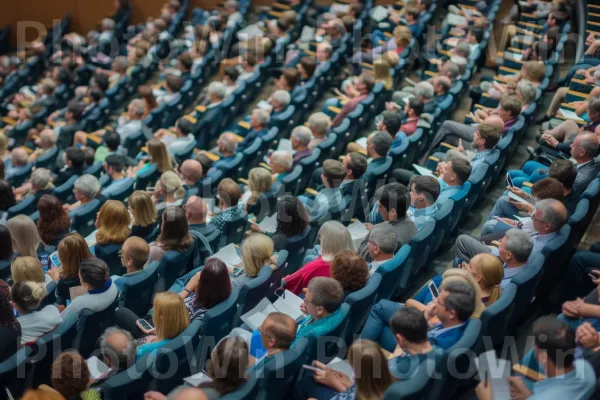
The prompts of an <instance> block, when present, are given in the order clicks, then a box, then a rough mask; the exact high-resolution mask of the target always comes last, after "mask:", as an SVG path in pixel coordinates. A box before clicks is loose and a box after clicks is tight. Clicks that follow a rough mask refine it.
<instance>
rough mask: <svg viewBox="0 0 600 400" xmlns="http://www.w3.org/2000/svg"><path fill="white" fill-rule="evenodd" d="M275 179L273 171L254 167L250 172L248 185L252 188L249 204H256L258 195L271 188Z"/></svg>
mask: <svg viewBox="0 0 600 400" xmlns="http://www.w3.org/2000/svg"><path fill="white" fill-rule="evenodd" d="M272 185H273V179H272V177H271V173H270V172H269V171H268V170H267V169H265V168H260V167H257V168H252V169H251V170H250V173H248V187H249V188H250V192H251V195H250V198H249V199H248V201H247V204H256V202H257V200H258V197H259V196H260V195H261V194H263V193H265V192H268V191H269V190H271V186H272Z"/></svg>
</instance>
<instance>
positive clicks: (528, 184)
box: [523, 182, 533, 188]
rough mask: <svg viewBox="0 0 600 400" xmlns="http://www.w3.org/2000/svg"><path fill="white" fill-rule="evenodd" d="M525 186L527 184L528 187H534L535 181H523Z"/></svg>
mask: <svg viewBox="0 0 600 400" xmlns="http://www.w3.org/2000/svg"><path fill="white" fill-rule="evenodd" d="M523 186H526V187H529V188H530V187H533V183H531V182H523Z"/></svg>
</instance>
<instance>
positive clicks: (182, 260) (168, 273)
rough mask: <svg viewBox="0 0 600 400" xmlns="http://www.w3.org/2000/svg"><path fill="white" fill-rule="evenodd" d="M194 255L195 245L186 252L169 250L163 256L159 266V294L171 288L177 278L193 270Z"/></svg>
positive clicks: (157, 288) (157, 285) (157, 289)
mask: <svg viewBox="0 0 600 400" xmlns="http://www.w3.org/2000/svg"><path fill="white" fill-rule="evenodd" d="M193 253H194V244H192V245H191V246H190V247H189V248H188V249H187V250H185V251H176V250H169V251H167V252H166V253H165V254H164V255H163V257H162V259H161V260H160V264H159V265H158V279H157V282H156V292H157V293H159V292H162V291H165V290H167V289H168V288H170V287H171V285H172V284H173V283H174V282H175V280H177V278H179V277H180V276H182V275H183V274H185V273H186V272H188V271H189V270H190V269H191V266H192V260H193Z"/></svg>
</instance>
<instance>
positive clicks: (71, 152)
mask: <svg viewBox="0 0 600 400" xmlns="http://www.w3.org/2000/svg"><path fill="white" fill-rule="evenodd" d="M65 164H66V165H67V167H69V168H75V169H81V168H83V166H84V165H85V153H84V152H83V150H81V149H79V148H77V147H69V148H67V149H66V150H65Z"/></svg>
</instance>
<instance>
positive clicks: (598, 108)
mask: <svg viewBox="0 0 600 400" xmlns="http://www.w3.org/2000/svg"><path fill="white" fill-rule="evenodd" d="M590 112H593V113H594V114H599V113H600V98H598V97H593V98H591V99H590V100H589V101H588V113H590Z"/></svg>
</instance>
